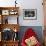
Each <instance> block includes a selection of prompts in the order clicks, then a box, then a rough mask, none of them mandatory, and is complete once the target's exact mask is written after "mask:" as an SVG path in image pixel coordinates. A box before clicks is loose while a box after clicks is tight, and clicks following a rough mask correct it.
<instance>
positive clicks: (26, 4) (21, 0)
mask: <svg viewBox="0 0 46 46" xmlns="http://www.w3.org/2000/svg"><path fill="white" fill-rule="evenodd" d="M14 1H15V0H9V1H8V0H0V6H2V7H4V6H5V7H7V6H8V7H9V6H15V3H14ZM42 2H43V1H42V0H17V3H18V4H17V6H19V7H20V9H19V15H20V16H19V24H20V26H43V24H44V23H43V17H44V16H43V6H42ZM23 9H37V20H24V19H23V16H24V15H23Z"/></svg>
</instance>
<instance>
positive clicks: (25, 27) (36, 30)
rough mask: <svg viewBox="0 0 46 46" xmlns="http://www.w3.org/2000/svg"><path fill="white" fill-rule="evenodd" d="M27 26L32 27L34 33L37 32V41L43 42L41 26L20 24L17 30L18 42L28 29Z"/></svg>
mask: <svg viewBox="0 0 46 46" xmlns="http://www.w3.org/2000/svg"><path fill="white" fill-rule="evenodd" d="M28 28H32V29H33V30H34V31H35V32H36V33H37V37H38V39H39V41H40V42H41V43H42V42H43V36H42V35H43V33H42V32H43V30H42V26H21V27H20V31H19V39H20V42H21V40H22V38H23V35H24V33H25V31H26V30H27V29H28Z"/></svg>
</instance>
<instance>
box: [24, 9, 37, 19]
mask: <svg viewBox="0 0 46 46" xmlns="http://www.w3.org/2000/svg"><path fill="white" fill-rule="evenodd" d="M23 15H24V19H27V20H28V19H29V20H31V19H32V20H36V19H37V9H23Z"/></svg>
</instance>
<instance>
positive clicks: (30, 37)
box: [21, 28, 41, 46]
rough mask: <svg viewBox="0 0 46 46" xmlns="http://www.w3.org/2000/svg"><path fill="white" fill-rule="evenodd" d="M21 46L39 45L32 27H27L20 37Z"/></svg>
mask: <svg viewBox="0 0 46 46" xmlns="http://www.w3.org/2000/svg"><path fill="white" fill-rule="evenodd" d="M21 46H41V44H40V42H39V40H38V39H37V35H36V33H35V32H34V31H33V29H32V28H28V29H27V30H26V32H25V34H24V37H23V38H22V42H21Z"/></svg>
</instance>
